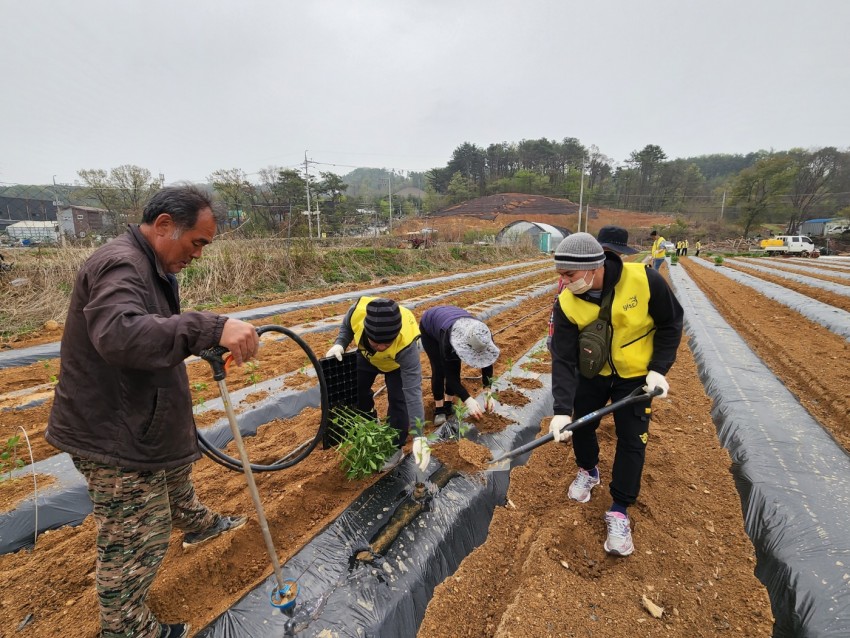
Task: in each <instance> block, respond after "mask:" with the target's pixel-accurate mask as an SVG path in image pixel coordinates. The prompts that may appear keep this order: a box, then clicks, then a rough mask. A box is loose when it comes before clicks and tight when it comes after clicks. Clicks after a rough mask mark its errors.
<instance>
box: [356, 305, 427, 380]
mask: <svg viewBox="0 0 850 638" xmlns="http://www.w3.org/2000/svg"><path fill="white" fill-rule="evenodd" d="M377 298H378V297H360V299H359V300H358V301H357V305H356V306H355V307H354V312H352V313H351V329H352V330H353V331H354V343H356V344H357V349H358V350H360V354H362V355H363V356H364V357H366V360H367V361H368V362H369V363H371V364H372V365H373V366H375V367H376V368H378V370H380V371H381V372H392V371H393V370H398V368H399V365H398V364H397V363H396V361H395V357H396V355H397V354H398V353H399V352H401V351H402V350H404V349H405V348H406V347H407V346H409V345H410V344H412V343H414V342H415V341H416V340H417V339H418V338H419V324H418V323H417V321H416V317H414V316H413V313H412V312H410V310H408V309H407V308H405V307H404V306H399V307H398V309H399V310H400V311H401V331H400V332H399V333H398V336H396V338H395V340H394V341H393V342H392V344H391V345H390V347H389V348H387V349H386V350H384V351H383V352H369V351H368V350H367V349H366V348H365V347H364V346H363V345H362V344H361V343H360V341H361V339H362V338H363V330H364V328H365V326H366V306H367V305H368V304H369V302H370V301H372V300H374V299H377Z"/></svg>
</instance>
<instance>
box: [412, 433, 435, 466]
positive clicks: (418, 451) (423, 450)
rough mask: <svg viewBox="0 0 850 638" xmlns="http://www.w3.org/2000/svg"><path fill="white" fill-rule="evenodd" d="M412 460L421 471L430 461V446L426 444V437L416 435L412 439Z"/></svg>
mask: <svg viewBox="0 0 850 638" xmlns="http://www.w3.org/2000/svg"><path fill="white" fill-rule="evenodd" d="M413 460H414V461H415V462H416V465H418V466H419V469H420V470H422V471H423V472H424V471H425V468H427V467H428V463H429V462H430V461H431V446H430V445H428V439H426V438H425V437H424V436H417V437H416V438H415V439H413Z"/></svg>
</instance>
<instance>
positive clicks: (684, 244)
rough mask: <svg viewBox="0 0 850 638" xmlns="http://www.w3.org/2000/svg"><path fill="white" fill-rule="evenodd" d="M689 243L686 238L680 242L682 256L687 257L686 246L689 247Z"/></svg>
mask: <svg viewBox="0 0 850 638" xmlns="http://www.w3.org/2000/svg"><path fill="white" fill-rule="evenodd" d="M689 245H690V244H689V242H688V240H687V239H686V240H685V241H683V242H682V257H687V256H688V247H689Z"/></svg>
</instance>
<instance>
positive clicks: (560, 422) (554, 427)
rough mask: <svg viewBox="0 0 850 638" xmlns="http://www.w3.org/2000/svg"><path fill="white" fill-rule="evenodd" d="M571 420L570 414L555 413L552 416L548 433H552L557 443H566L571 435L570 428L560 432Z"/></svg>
mask: <svg viewBox="0 0 850 638" xmlns="http://www.w3.org/2000/svg"><path fill="white" fill-rule="evenodd" d="M572 422H573V418H572V417H571V416H567V415H566V414H556V415H555V416H553V417H552V421H551V422H550V423H549V433H550V434H551V435H552V437H553V438H554V439H555V441H556V442H557V443H566V442H567V441H569V440H570V439H571V438H572V437H573V433H572V431H571V430H567V431H566V432H561V428H563V427H564V426H567V425H569V424H570V423H572Z"/></svg>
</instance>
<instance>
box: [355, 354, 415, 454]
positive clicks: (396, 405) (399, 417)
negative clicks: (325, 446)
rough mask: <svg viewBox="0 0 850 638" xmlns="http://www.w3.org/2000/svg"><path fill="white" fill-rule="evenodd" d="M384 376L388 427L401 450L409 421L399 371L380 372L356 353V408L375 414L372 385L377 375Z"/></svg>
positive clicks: (405, 439) (408, 427)
mask: <svg viewBox="0 0 850 638" xmlns="http://www.w3.org/2000/svg"><path fill="white" fill-rule="evenodd" d="M379 374H383V375H384V383H386V385H387V401H388V402H389V419H390V425H391V426H392V427H393V429H394V430H395V431H396V433H397V437H396V445H397V446H398V447H399V448H401V447H402V446H403V445H404V444H405V443H406V442H407V432H408V430H409V429H410V419H409V418H408V415H407V402H406V401H405V400H404V386H403V385H402V381H401V369H398V370H393V371H392V372H381V371H380V370H378V368H376V367H375V366H373V365H372V364H371V363H369V361H367V360H366V357H364V356H363V355H362V354H360V352H359V351H358V352H357V407H358V408H359V409H360V410H361V411H363V412H366V413H370V414H375V398H374V396H373V393H372V384H373V383H375V378H376V377H377V376H378V375H379Z"/></svg>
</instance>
